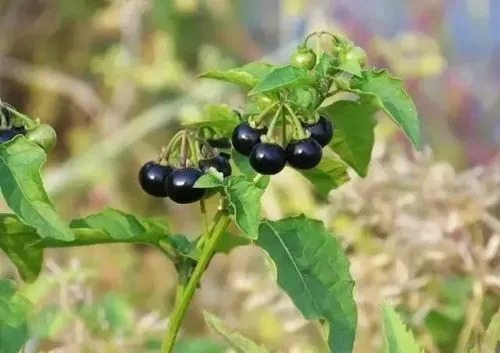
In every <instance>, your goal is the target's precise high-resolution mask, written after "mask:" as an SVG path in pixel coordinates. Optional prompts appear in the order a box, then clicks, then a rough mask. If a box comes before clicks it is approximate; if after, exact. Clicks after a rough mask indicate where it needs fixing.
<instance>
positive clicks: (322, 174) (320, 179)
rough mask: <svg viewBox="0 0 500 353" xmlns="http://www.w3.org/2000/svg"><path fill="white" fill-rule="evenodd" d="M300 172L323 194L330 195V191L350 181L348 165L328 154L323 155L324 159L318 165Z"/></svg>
mask: <svg viewBox="0 0 500 353" xmlns="http://www.w3.org/2000/svg"><path fill="white" fill-rule="evenodd" d="M300 173H301V174H302V175H303V176H305V177H306V178H307V179H308V180H309V181H310V182H311V183H312V184H313V186H314V188H315V189H316V190H317V191H318V192H319V193H320V194H321V195H323V196H326V195H328V194H329V193H330V191H332V190H333V189H336V188H338V187H339V186H341V185H343V184H345V183H347V182H348V181H349V175H348V174H347V166H346V165H345V164H344V163H343V162H342V161H340V160H336V159H332V158H330V157H327V156H323V159H321V162H320V163H319V164H318V165H317V166H316V167H314V168H312V169H307V170H300Z"/></svg>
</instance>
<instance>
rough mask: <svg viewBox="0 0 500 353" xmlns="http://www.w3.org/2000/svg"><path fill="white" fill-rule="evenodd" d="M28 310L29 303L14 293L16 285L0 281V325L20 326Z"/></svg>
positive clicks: (9, 281)
mask: <svg viewBox="0 0 500 353" xmlns="http://www.w3.org/2000/svg"><path fill="white" fill-rule="evenodd" d="M30 310H31V303H30V302H29V301H28V300H27V299H26V298H24V297H23V296H22V295H21V294H19V293H18V292H17V291H16V283H15V282H14V281H11V280H6V279H0V324H5V325H8V326H12V327H17V326H20V325H21V324H22V323H24V322H25V321H26V318H27V316H28V313H29V311H30Z"/></svg>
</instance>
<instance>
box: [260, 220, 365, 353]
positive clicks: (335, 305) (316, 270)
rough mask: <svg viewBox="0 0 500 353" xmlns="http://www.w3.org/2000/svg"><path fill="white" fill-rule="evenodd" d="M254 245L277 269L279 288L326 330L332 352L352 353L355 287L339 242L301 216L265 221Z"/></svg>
mask: <svg viewBox="0 0 500 353" xmlns="http://www.w3.org/2000/svg"><path fill="white" fill-rule="evenodd" d="M257 244H258V245H259V246H260V247H262V248H263V249H264V250H265V251H266V252H267V253H268V254H269V256H270V257H271V258H272V259H273V261H274V262H275V263H276V268H277V271H278V284H279V285H280V287H281V288H282V289H283V290H284V291H285V292H286V293H287V294H288V295H289V296H290V298H291V299H292V300H293V302H294V304H295V305H296V306H297V308H298V309H299V310H300V311H301V313H302V314H303V315H304V316H305V317H306V318H307V319H316V320H319V319H323V320H325V321H326V323H327V324H328V325H329V327H330V330H329V337H328V346H329V347H330V351H331V352H335V353H351V352H352V348H353V344H354V337H355V333H356V322H357V312H356V304H355V302H354V298H353V287H354V281H353V280H352V278H351V275H350V273H349V263H348V260H347V258H346V256H345V255H344V252H343V249H342V247H341V245H340V244H339V243H338V241H337V240H336V239H335V237H333V236H332V235H331V234H329V233H328V232H327V230H326V229H325V228H324V226H323V224H322V223H321V222H319V221H315V220H312V219H308V218H306V217H305V216H299V217H293V218H285V219H282V220H280V221H277V222H271V221H264V222H262V223H261V225H260V228H259V238H258V240H257Z"/></svg>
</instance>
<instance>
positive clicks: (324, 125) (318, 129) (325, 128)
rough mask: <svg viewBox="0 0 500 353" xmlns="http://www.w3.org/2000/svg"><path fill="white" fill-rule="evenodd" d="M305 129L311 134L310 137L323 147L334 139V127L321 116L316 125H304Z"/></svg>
mask: <svg viewBox="0 0 500 353" xmlns="http://www.w3.org/2000/svg"><path fill="white" fill-rule="evenodd" d="M303 125H304V129H305V130H306V131H308V132H309V134H310V136H311V137H312V138H313V139H315V140H316V141H317V142H318V143H319V144H320V145H321V147H324V146H326V145H328V144H329V143H330V141H331V140H332V137H333V125H332V123H331V122H330V120H328V119H327V118H325V117H324V116H320V117H319V120H318V121H317V122H316V123H315V124H303Z"/></svg>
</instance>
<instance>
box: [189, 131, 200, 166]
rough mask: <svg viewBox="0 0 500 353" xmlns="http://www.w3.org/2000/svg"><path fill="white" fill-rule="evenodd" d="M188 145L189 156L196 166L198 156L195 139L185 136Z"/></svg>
mask: <svg viewBox="0 0 500 353" xmlns="http://www.w3.org/2000/svg"><path fill="white" fill-rule="evenodd" d="M186 138H187V141H188V145H189V154H190V156H191V160H192V162H193V163H194V166H195V168H197V167H198V162H199V160H200V158H199V153H198V151H199V149H198V148H196V144H195V141H193V140H192V139H191V138H190V137H189V136H188V137H186Z"/></svg>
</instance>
